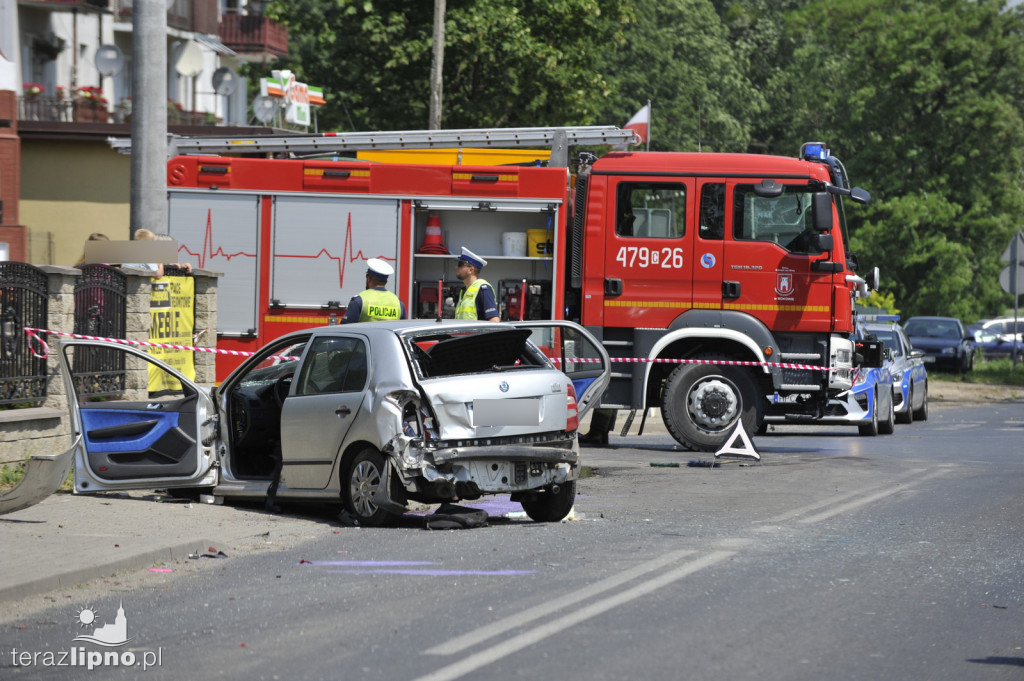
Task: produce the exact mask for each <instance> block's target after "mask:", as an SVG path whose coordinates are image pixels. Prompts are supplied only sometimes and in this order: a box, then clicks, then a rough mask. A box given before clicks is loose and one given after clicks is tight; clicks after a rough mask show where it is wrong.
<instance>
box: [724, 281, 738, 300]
mask: <svg viewBox="0 0 1024 681" xmlns="http://www.w3.org/2000/svg"><path fill="white" fill-rule="evenodd" d="M722 297H723V298H725V299H735V298H739V297H740V282H738V281H723V282H722Z"/></svg>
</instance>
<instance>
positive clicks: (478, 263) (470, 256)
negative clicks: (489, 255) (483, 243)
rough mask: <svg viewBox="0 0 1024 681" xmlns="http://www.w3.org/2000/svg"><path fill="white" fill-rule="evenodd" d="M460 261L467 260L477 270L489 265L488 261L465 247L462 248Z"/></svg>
mask: <svg viewBox="0 0 1024 681" xmlns="http://www.w3.org/2000/svg"><path fill="white" fill-rule="evenodd" d="M459 260H465V261H466V262H468V263H469V264H470V265H472V266H473V267H476V268H483V266H484V265H486V264H487V261H486V260H484V259H483V258H481V257H480V256H479V255H477V254H476V253H474V252H473V251H471V250H469V249H468V248H466V247H465V246H463V247H462V255H460V256H459Z"/></svg>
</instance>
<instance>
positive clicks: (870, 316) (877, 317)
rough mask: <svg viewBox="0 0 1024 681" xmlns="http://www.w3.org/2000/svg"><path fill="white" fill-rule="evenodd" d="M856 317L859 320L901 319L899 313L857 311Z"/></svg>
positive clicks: (893, 320)
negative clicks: (864, 312)
mask: <svg viewBox="0 0 1024 681" xmlns="http://www.w3.org/2000/svg"><path fill="white" fill-rule="evenodd" d="M856 317H857V321H858V322H898V321H899V320H900V316H899V315H898V314H873V313H871V314H863V313H861V312H857V313H856Z"/></svg>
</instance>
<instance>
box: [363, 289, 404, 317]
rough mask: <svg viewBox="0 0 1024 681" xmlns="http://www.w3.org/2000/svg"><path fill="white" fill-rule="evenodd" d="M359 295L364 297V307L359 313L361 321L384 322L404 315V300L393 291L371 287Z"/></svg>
mask: <svg viewBox="0 0 1024 681" xmlns="http://www.w3.org/2000/svg"><path fill="white" fill-rule="evenodd" d="M359 297H360V298H362V299H363V309H362V310H361V311H360V313H359V321H361V322H383V321H388V320H390V319H401V317H402V302H401V301H400V300H398V296H396V295H395V294H394V293H392V292H391V291H378V290H377V289H372V288H371V289H366V290H365V291H363V292H362V293H360V294H359Z"/></svg>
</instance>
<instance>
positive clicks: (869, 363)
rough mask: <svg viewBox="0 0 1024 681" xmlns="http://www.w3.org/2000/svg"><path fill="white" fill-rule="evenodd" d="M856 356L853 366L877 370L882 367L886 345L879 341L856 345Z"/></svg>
mask: <svg viewBox="0 0 1024 681" xmlns="http://www.w3.org/2000/svg"><path fill="white" fill-rule="evenodd" d="M854 345H855V346H856V355H855V357H854V361H853V365H854V366H862V367H869V368H873V369H877V368H879V367H881V366H882V362H883V354H882V351H883V348H885V344H884V343H882V341H879V340H864V341H857V342H856V343H854Z"/></svg>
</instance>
